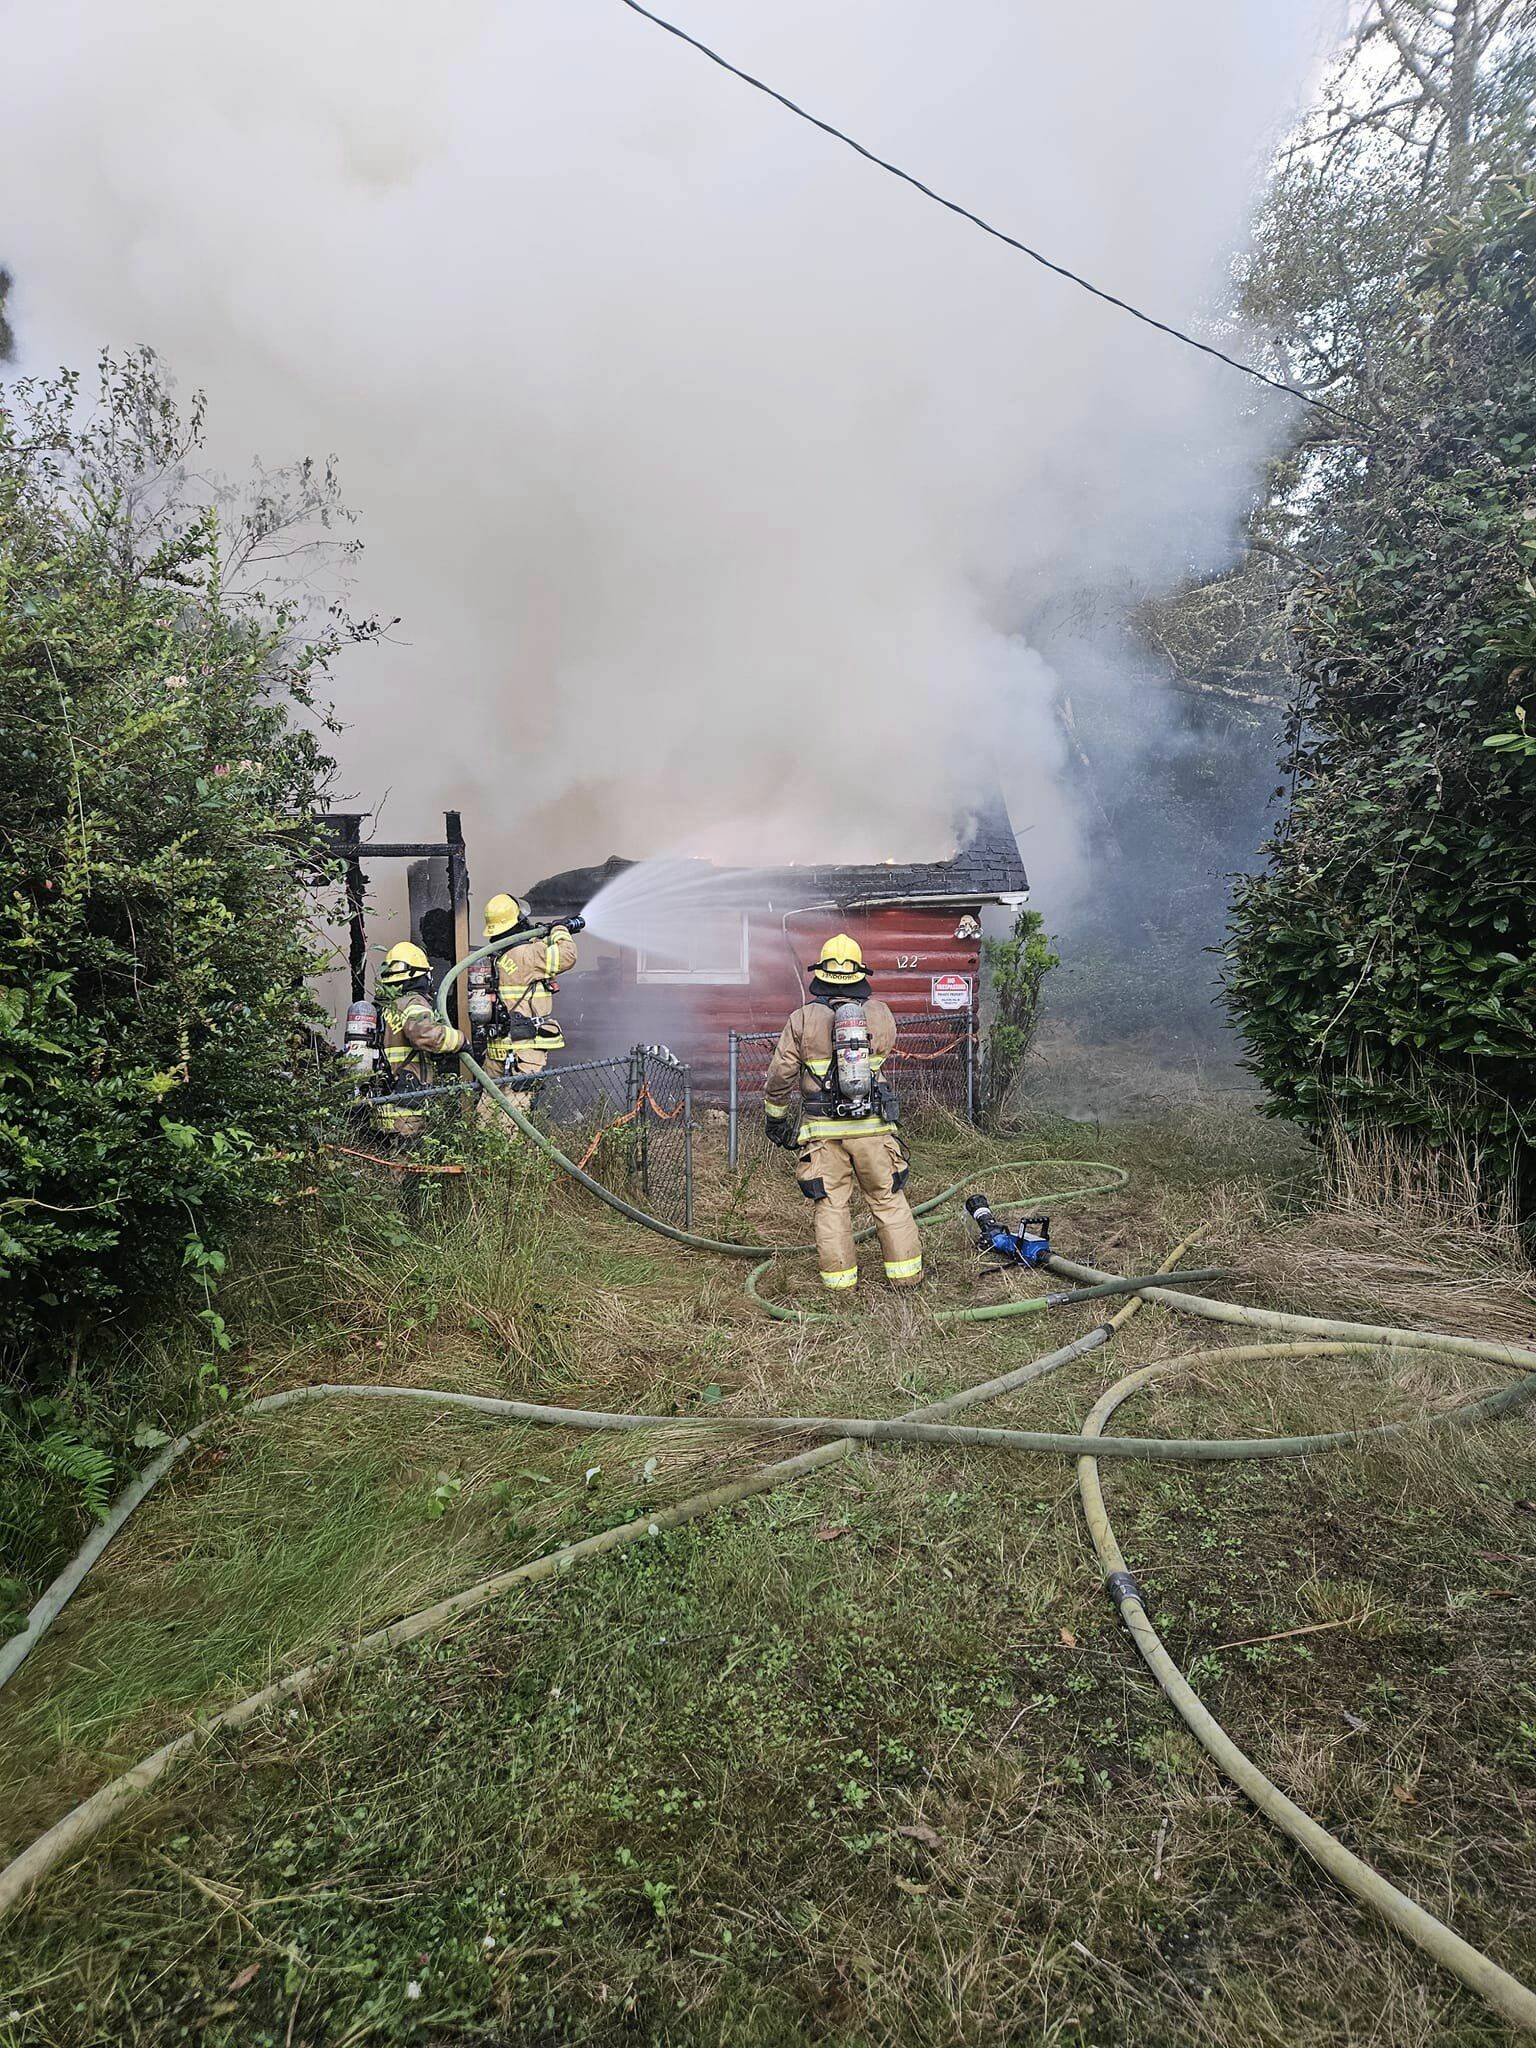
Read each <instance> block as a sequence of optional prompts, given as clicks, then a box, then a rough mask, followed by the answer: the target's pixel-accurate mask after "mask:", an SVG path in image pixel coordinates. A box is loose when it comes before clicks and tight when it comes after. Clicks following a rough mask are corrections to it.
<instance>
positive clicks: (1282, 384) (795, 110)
mask: <svg viewBox="0 0 1536 2048" xmlns="http://www.w3.org/2000/svg"><path fill="white" fill-rule="evenodd" d="M621 4H622V5H623V6H625V7H627V8H628V9H629V10H630V12H631V13H632V14H638V15H640V16H641V17H642V18H643V19H644V20H646V21H649V22H651V23H653V24H654V26H655V27H657V28H659V29H665V31H666V32H667V34H668V35H669V36H676V38H677V40H678V41H679V42H680V43H687V44H688V46H689V48H690V49H694V50H697V51H698V52H699V54H700V56H702V57H707V58H708V59H709V61H710V63H711V64H718V65H719V67H720V69H721V70H722V71H729V72H730V74H731V76H732V77H733V78H739V79H740V80H741V82H742V84H743V85H750V86H751V87H752V89H753V91H754V92H761V93H766V94H767V96H768V98H769V99H771V100H777V101H778V103H779V105H780V106H781V107H787V108H788V109H789V111H790V112H791V113H792V114H798V115H799V117H800V119H801V120H802V121H809V122H810V124H811V126H812V127H813V128H819V129H820V130H821V132H822V134H823V135H830V136H831V137H832V139H833V141H834V142H841V143H843V144H845V145H846V146H847V147H848V148H849V149H851V150H853V151H854V153H855V154H856V155H858V156H861V157H863V158H865V160H866V161H867V162H869V163H872V164H874V165H876V166H877V167H878V168H879V169H880V170H882V171H889V172H890V174H891V176H892V177H893V178H900V180H901V181H902V183H903V184H904V185H911V186H913V187H915V189H916V190H917V191H919V192H921V193H922V194H923V196H924V198H925V199H931V200H933V201H934V203H935V204H936V205H938V206H942V207H944V208H946V209H947V210H948V211H949V212H950V213H957V214H959V216H960V218H961V219H962V220H968V221H969V222H970V223H971V225H972V227H978V228H980V229H981V231H982V233H983V234H984V235H991V236H992V238H993V240H994V241H998V242H1006V243H1007V244H1008V247H1009V248H1010V249H1017V250H1018V251H1019V253H1020V255H1021V256H1028V257H1029V258H1030V260H1031V262H1034V263H1038V264H1040V265H1041V266H1042V267H1043V268H1044V269H1046V270H1051V271H1054V272H1055V274H1056V275H1057V277H1064V278H1065V279H1066V280H1067V282H1068V284H1075V285H1076V286H1077V287H1078V289H1079V290H1080V291H1085V292H1088V293H1090V294H1091V295H1092V297H1094V298H1096V299H1102V300H1103V301H1104V303H1105V305H1106V306H1116V307H1118V308H1119V310H1120V311H1121V312H1122V313H1129V314H1130V316H1131V318H1132V319H1133V320H1139V321H1141V323H1142V325H1143V326H1145V327H1155V328H1156V329H1157V331H1158V333H1159V334H1167V335H1171V336H1172V337H1173V339H1174V340H1175V341H1182V342H1183V343H1184V344H1185V346H1186V347H1188V348H1196V349H1198V350H1199V351H1200V353H1201V354H1202V355H1205V356H1214V357H1215V358H1216V360H1217V362H1219V363H1225V364H1226V365H1227V367H1228V368H1229V369H1232V370H1240V371H1241V372H1242V374H1243V375H1244V376H1245V377H1252V378H1254V379H1255V381H1256V382H1258V383H1260V384H1267V385H1269V387H1270V388H1271V390H1274V391H1283V392H1285V393H1286V395H1287V396H1288V397H1290V398H1299V399H1300V400H1301V401H1302V403H1303V404H1304V405H1310V406H1315V407H1316V409H1317V410H1318V411H1319V412H1326V413H1331V414H1332V415H1333V417H1334V418H1335V419H1340V420H1344V421H1346V422H1347V423H1348V424H1349V425H1351V426H1355V425H1357V424H1358V422H1357V421H1355V420H1353V419H1352V418H1351V417H1350V415H1349V414H1348V413H1347V412H1345V411H1343V410H1342V409H1341V408H1340V407H1339V406H1336V405H1332V404H1330V403H1329V401H1328V400H1327V399H1326V398H1318V397H1317V396H1316V395H1315V394H1314V393H1312V392H1310V391H1303V390H1302V389H1301V387H1300V386H1299V385H1297V384H1287V383H1286V381H1285V380H1284V378H1283V377H1271V376H1270V374H1269V372H1268V371H1267V370H1261V369H1259V368H1258V367H1257V366H1256V365H1255V364H1253V363H1245V362H1242V361H1240V360H1239V359H1238V357H1236V356H1229V355H1228V354H1226V352H1225V351H1224V350H1223V349H1219V348H1214V347H1213V346H1212V345H1211V343H1210V342H1208V341H1199V340H1197V339H1196V337H1195V336H1194V335H1193V334H1186V333H1185V332H1184V330H1183V328H1181V327H1170V326H1169V324H1168V322H1167V321H1166V320H1157V319H1154V318H1153V316H1152V315H1151V314H1150V313H1143V312H1142V310H1141V308H1140V307H1139V306H1133V305H1132V304H1131V303H1130V301H1129V300H1128V299H1120V298H1116V296H1115V294H1114V293H1113V292H1107V291H1105V290H1104V289H1103V288H1102V287H1101V286H1099V285H1096V284H1090V283H1089V281H1088V279H1087V278H1086V277H1080V276H1079V275H1078V273H1077V272H1076V271H1075V270H1068V268H1067V267H1066V265H1065V264H1064V263H1053V262H1052V260H1051V258H1050V257H1049V256H1045V255H1042V254H1041V252H1040V251H1039V250H1038V249H1032V248H1031V247H1030V246H1029V244H1028V243H1027V242H1021V241H1019V240H1018V239H1017V237H1016V236H1014V235H1010V234H1006V233H1005V232H1004V231H1003V229H1002V228H998V227H994V226H993V225H992V223H991V221H989V220H983V219H982V217H981V215H980V214H979V213H972V211H971V210H970V208H969V207H968V206H962V205H961V204H960V202H959V201H958V200H957V199H946V198H945V197H944V194H943V193H942V192H935V191H934V189H933V187H932V186H931V185H925V184H924V183H923V181H922V179H921V178H916V177H914V176H913V175H912V173H911V172H910V171H904V170H903V169H902V168H901V166H900V164H893V163H890V162H889V161H888V160H887V159H886V158H885V157H883V156H876V154H875V152H874V151H873V150H872V149H866V148H865V147H864V145H863V143H862V142H855V141H854V139H853V137H852V136H851V135H847V134H845V133H844V132H843V130H842V129H841V128H835V127H834V126H833V125H832V123H831V122H830V121H823V120H822V119H820V117H819V116H818V115H816V114H812V113H810V112H808V111H807V109H806V108H804V107H802V106H800V105H798V104H797V102H796V101H794V100H792V99H790V98H789V97H788V95H787V94H785V93H782V92H778V91H776V90H775V88H774V87H773V86H771V85H768V84H766V83H765V81H764V80H762V79H761V78H754V77H753V76H752V73H751V72H750V71H743V70H742V69H741V67H740V65H738V64H733V63H732V62H731V61H730V59H729V58H728V57H722V56H721V54H720V52H719V51H718V50H712V49H711V48H710V47H709V45H708V43H701V42H700V41H699V39H698V37H697V36H692V35H690V34H689V33H688V31H687V29H685V28H679V27H678V25H677V23H676V22H675V21H668V20H666V19H665V17H664V16H662V15H660V14H653V13H652V12H651V10H650V8H649V7H642V6H641V4H640V0H621Z"/></svg>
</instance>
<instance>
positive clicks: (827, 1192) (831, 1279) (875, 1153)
mask: <svg viewBox="0 0 1536 2048" xmlns="http://www.w3.org/2000/svg"><path fill="white" fill-rule="evenodd" d="M906 1177H907V1169H906V1161H905V1159H904V1158H903V1156H902V1152H901V1147H900V1146H899V1145H898V1144H897V1142H896V1140H895V1138H894V1137H893V1136H892V1135H891V1133H890V1132H889V1131H875V1132H869V1133H866V1134H863V1135H857V1134H850V1135H849V1136H847V1137H836V1138H831V1137H827V1138H822V1137H817V1138H811V1139H808V1140H806V1141H805V1142H803V1143H802V1144H801V1147H800V1164H799V1169H798V1178H799V1181H800V1192H801V1194H803V1195H806V1196H808V1197H809V1199H810V1200H811V1201H812V1202H814V1203H815V1205H816V1209H815V1218H816V1258H817V1263H818V1265H819V1266H820V1267H821V1284H822V1286H823V1287H853V1286H856V1285H857V1284H858V1278H859V1262H858V1256H857V1254H856V1253H855V1251H854V1248H853V1213H852V1212H853V1190H854V1186H855V1184H857V1185H858V1187H859V1189H860V1191H861V1193H862V1194H863V1196H864V1199H865V1201H866V1202H867V1203H868V1204H869V1210H870V1214H871V1215H872V1216H873V1217H874V1219H875V1228H876V1230H877V1231H878V1232H879V1236H880V1249H881V1252H882V1253H883V1254H884V1257H885V1277H886V1279H887V1280H889V1281H890V1283H891V1285H892V1286H893V1287H913V1286H915V1285H916V1284H917V1282H918V1281H919V1280H921V1278H922V1277H923V1250H922V1243H921V1241H920V1239H919V1237H918V1234H917V1225H916V1223H915V1222H914V1221H913V1219H912V1210H911V1206H910V1204H909V1203H908V1201H907V1198H906V1196H905V1195H904V1194H903V1193H902V1190H901V1184H902V1182H904V1181H905V1179H906Z"/></svg>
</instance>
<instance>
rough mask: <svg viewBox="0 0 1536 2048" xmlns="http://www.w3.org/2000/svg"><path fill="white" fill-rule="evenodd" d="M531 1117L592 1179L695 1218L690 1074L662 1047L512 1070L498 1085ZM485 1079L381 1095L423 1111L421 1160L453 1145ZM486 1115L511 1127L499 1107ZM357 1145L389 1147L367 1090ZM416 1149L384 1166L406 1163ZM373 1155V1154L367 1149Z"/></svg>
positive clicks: (661, 1211)
mask: <svg viewBox="0 0 1536 2048" xmlns="http://www.w3.org/2000/svg"><path fill="white" fill-rule="evenodd" d="M501 1085H502V1086H503V1088H505V1089H506V1091H507V1093H508V1094H509V1095H512V1096H513V1097H514V1099H515V1100H516V1101H517V1102H518V1104H519V1106H520V1107H521V1108H522V1109H523V1110H524V1111H525V1113H526V1114H527V1116H528V1118H529V1119H530V1121H531V1122H533V1123H535V1124H537V1125H538V1127H539V1129H540V1130H541V1131H543V1132H544V1133H545V1135H546V1136H548V1137H549V1138H551V1139H553V1141H554V1142H555V1143H556V1144H557V1145H558V1146H559V1147H560V1149H561V1151H562V1152H564V1153H565V1154H566V1155H567V1156H568V1157H569V1158H571V1159H574V1160H575V1161H576V1163H577V1164H578V1165H579V1166H581V1167H582V1168H583V1169H584V1170H585V1171H586V1172H587V1173H590V1174H591V1176H592V1178H593V1179H594V1180H600V1181H601V1182H602V1183H603V1185H604V1186H605V1187H609V1188H612V1189H613V1191H614V1193H615V1194H621V1195H623V1196H625V1198H626V1199H627V1200H629V1201H634V1202H638V1203H639V1205H640V1206H641V1207H642V1208H645V1209H648V1210H649V1211H650V1212H651V1214H652V1215H654V1216H659V1217H660V1218H661V1219H662V1221H663V1222H665V1223H675V1224H679V1225H681V1227H682V1228H683V1229H685V1230H686V1229H689V1228H690V1227H691V1225H692V1223H693V1080H692V1076H691V1074H690V1073H689V1070H688V1068H687V1067H686V1066H684V1065H683V1063H682V1061H681V1060H677V1059H674V1058H673V1056H672V1054H671V1053H670V1052H668V1050H667V1048H666V1047H665V1046H664V1045H637V1046H635V1047H634V1048H633V1050H631V1051H630V1052H628V1053H624V1054H621V1055H620V1056H619V1057H618V1058H616V1059H610V1060H576V1061H573V1062H571V1063H570V1064H569V1065H555V1064H551V1065H549V1066H547V1067H546V1068H545V1069H544V1071H543V1072H542V1073H540V1074H511V1075H508V1076H507V1077H506V1079H505V1080H504V1081H503V1082H502V1084H501ZM479 1092H480V1090H479V1085H478V1083H475V1082H464V1081H452V1082H445V1083H442V1084H439V1085H437V1086H434V1087H431V1088H410V1089H396V1090H393V1091H392V1092H391V1093H390V1094H388V1095H387V1096H384V1097H383V1098H382V1100H384V1101H386V1102H388V1103H389V1105H390V1107H391V1108H400V1109H416V1108H419V1109H421V1110H422V1112H423V1114H424V1117H425V1119H426V1122H425V1129H424V1131H423V1143H422V1145H421V1147H420V1148H419V1149H420V1151H421V1154H422V1156H423V1157H424V1158H435V1157H436V1156H437V1155H438V1153H439V1152H440V1151H441V1150H442V1149H443V1148H444V1147H445V1146H446V1145H449V1144H451V1140H452V1137H453V1133H454V1120H455V1117H456V1116H462V1115H463V1114H464V1113H465V1110H464V1105H465V1099H466V1098H468V1097H473V1096H476V1095H478V1094H479ZM488 1114H489V1115H490V1116H491V1117H494V1118H495V1121H496V1123H497V1124H500V1125H502V1126H503V1127H504V1128H506V1127H507V1126H506V1120H505V1118H503V1117H502V1116H501V1114H500V1112H499V1111H497V1110H495V1109H493V1108H489V1106H488ZM350 1130H351V1134H352V1135H351V1138H350V1143H351V1144H352V1145H354V1146H356V1147H358V1148H362V1147H365V1146H367V1145H368V1144H369V1143H370V1135H369V1134H370V1133H372V1142H373V1143H374V1144H375V1146H377V1145H378V1144H380V1143H385V1144H387V1142H388V1141H387V1139H382V1140H381V1139H380V1138H379V1136H378V1134H377V1133H373V1132H372V1116H371V1112H370V1106H369V1102H368V1099H367V1098H366V1097H364V1098H360V1099H359V1101H358V1103H357V1105H356V1107H355V1109H354V1111H353V1116H352V1123H351V1126H350ZM416 1149H417V1148H416V1147H412V1148H411V1149H410V1150H409V1151H407V1150H404V1149H402V1150H399V1151H397V1152H396V1153H395V1154H394V1156H393V1157H385V1158H383V1159H381V1161H380V1163H382V1164H386V1165H400V1164H404V1163H405V1162H406V1161H408V1160H409V1159H410V1158H411V1157H412V1155H413V1153H414V1152H415V1150H416ZM365 1156H366V1155H365Z"/></svg>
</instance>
